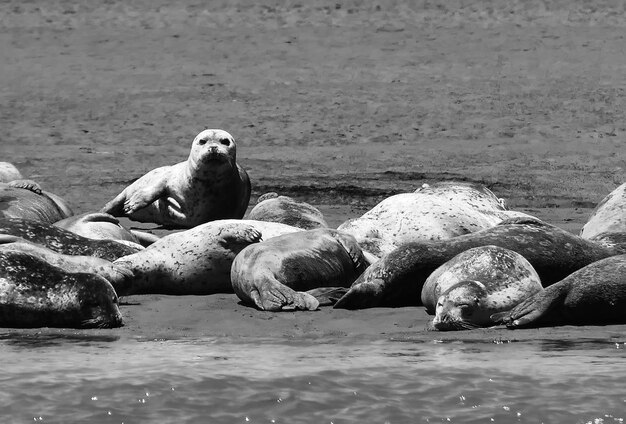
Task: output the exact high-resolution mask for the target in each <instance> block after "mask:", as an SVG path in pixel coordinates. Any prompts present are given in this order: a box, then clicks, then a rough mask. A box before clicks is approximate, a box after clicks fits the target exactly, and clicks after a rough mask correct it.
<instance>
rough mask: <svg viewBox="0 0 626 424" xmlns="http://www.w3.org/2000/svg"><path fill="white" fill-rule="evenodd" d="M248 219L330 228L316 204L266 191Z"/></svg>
mask: <svg viewBox="0 0 626 424" xmlns="http://www.w3.org/2000/svg"><path fill="white" fill-rule="evenodd" d="M248 219H256V220H258V221H269V222H281V223H283V224H287V225H292V226H294V227H298V228H304V229H305V230H312V229H314V228H328V223H327V222H326V220H325V219H324V215H323V214H322V212H320V210H319V209H317V208H316V207H315V206H312V205H310V204H308V203H306V202H300V201H297V200H295V199H292V198H291V197H288V196H279V195H278V194H276V193H274V192H270V193H265V194H264V195H262V196H260V197H259V199H258V200H257V204H256V205H255V206H254V208H252V210H251V211H250V213H249V214H248Z"/></svg>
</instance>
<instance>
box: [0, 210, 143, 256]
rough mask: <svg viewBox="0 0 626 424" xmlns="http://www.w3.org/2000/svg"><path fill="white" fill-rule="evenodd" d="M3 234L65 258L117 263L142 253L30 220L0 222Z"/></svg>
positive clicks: (112, 242)
mask: <svg viewBox="0 0 626 424" xmlns="http://www.w3.org/2000/svg"><path fill="white" fill-rule="evenodd" d="M0 234H6V235H12V236H16V237H20V238H22V239H24V240H27V241H30V242H32V243H36V244H40V245H42V246H45V247H47V248H48V249H51V250H54V251H55V252H58V253H63V254H65V255H85V256H94V257H97V258H102V259H106V260H107V261H114V260H115V259H117V258H120V257H122V256H126V255H130V254H133V253H135V252H137V251H139V250H142V248H141V246H137V247H133V246H129V245H126V244H122V243H118V242H116V241H114V240H94V239H89V238H86V237H83V236H79V235H78V234H74V233H72V232H71V231H67V230H64V229H62V228H59V227H55V226H54V225H52V224H46V223H43V222H39V221H31V220H27V219H17V218H10V219H0Z"/></svg>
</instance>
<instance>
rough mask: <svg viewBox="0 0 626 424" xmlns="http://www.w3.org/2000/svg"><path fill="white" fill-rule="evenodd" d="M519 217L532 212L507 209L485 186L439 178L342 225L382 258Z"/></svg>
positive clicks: (392, 198)
mask: <svg viewBox="0 0 626 424" xmlns="http://www.w3.org/2000/svg"><path fill="white" fill-rule="evenodd" d="M513 217H529V216H528V215H526V214H524V213H522V212H515V211H509V210H507V209H506V207H505V206H504V201H503V200H502V199H500V198H498V197H496V196H495V195H494V194H493V193H492V192H491V191H490V190H489V189H488V188H486V187H485V186H482V185H480V184H474V183H465V182H437V183H433V184H424V185H423V186H422V187H421V188H419V189H417V190H416V191H415V192H413V193H402V194H397V195H394V196H391V197H389V198H387V199H385V200H383V201H382V202H380V203H379V204H378V205H376V206H375V207H374V208H372V209H371V210H370V211H368V212H366V213H365V214H363V215H362V216H361V217H360V218H356V219H351V220H348V221H346V222H344V223H343V224H341V225H340V226H339V227H337V229H338V230H341V231H345V232H347V233H349V234H352V235H353V236H354V237H355V238H356V239H357V241H358V242H359V244H360V245H361V247H363V249H364V250H367V251H368V252H370V253H372V254H373V255H376V256H378V257H381V256H383V255H385V254H387V253H389V252H391V251H392V250H394V249H395V248H396V247H398V246H400V245H401V244H404V243H408V242H413V241H421V240H443V239H449V238H452V237H456V236H459V235H463V234H468V233H472V232H476V231H479V230H483V229H486V228H490V227H493V226H494V225H496V224H497V223H499V222H500V221H502V220H503V219H507V218H513Z"/></svg>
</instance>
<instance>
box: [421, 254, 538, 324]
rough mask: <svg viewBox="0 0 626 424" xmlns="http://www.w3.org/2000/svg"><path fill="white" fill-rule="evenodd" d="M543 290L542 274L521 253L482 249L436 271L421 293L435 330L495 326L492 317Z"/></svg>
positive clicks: (458, 258) (461, 255) (427, 280)
mask: <svg viewBox="0 0 626 424" xmlns="http://www.w3.org/2000/svg"><path fill="white" fill-rule="evenodd" d="M541 289H542V286H541V281H540V279H539V275H537V272H536V271H535V269H534V268H533V267H532V265H531V264H530V263H529V262H528V261H527V260H526V259H525V258H524V257H523V256H522V255H520V254H519V253H516V252H513V251H512V250H508V249H504V248H502V247H498V246H482V247H475V248H472V249H468V250H466V251H465V252H462V253H459V254H458V255H456V256H455V257H454V258H452V259H450V260H449V261H448V262H446V263H445V264H443V265H441V266H440V267H439V268H437V269H436V270H435V271H434V272H433V273H432V274H430V276H429V277H428V278H427V279H426V282H425V283H424V287H423V288H422V303H423V305H424V306H425V307H426V312H428V313H431V314H432V313H433V312H435V318H434V320H433V327H434V328H435V329H437V330H460V329H469V328H476V327H485V326H490V325H493V322H492V321H491V318H490V317H491V315H492V314H494V313H496V312H502V311H506V310H509V309H511V308H512V307H514V306H515V305H517V304H518V303H520V302H521V301H522V300H524V299H526V298H528V297H529V296H531V295H533V294H535V293H537V292H538V291H540V290H541Z"/></svg>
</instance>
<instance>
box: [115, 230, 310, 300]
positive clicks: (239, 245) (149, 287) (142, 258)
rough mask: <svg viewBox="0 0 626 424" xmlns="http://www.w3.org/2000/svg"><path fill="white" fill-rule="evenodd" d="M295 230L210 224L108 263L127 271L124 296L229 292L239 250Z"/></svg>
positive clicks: (166, 237)
mask: <svg viewBox="0 0 626 424" xmlns="http://www.w3.org/2000/svg"><path fill="white" fill-rule="evenodd" d="M296 231H303V230H302V229H300V228H296V227H291V226H289V225H285V224H279V223H274V222H263V221H254V220H239V219H223V220H216V221H211V222H207V223H205V224H202V225H198V226H197V227H194V228H191V229H189V230H185V231H181V232H177V233H173V234H168V235H166V236H163V237H161V238H160V239H159V240H158V241H157V242H155V243H153V244H152V245H150V246H148V247H147V248H145V249H144V250H142V251H140V252H137V253H135V254H132V255H128V256H125V257H122V258H119V259H118V260H116V261H114V262H113V263H114V264H115V265H118V266H121V267H123V268H127V269H129V270H130V271H131V272H132V273H133V277H132V279H131V281H128V282H127V284H125V287H127V291H126V292H125V293H124V294H146V293H160V294H178V295H183V294H194V295H205V294H214V293H232V292H233V287H232V284H231V282H230V268H231V265H232V263H233V260H234V259H235V256H236V255H237V254H238V253H239V252H240V251H241V250H242V249H243V248H245V247H246V246H248V245H250V244H252V243H258V242H260V241H261V240H262V239H263V240H266V239H269V238H272V237H275V236H277V235H281V234H286V233H289V232H296Z"/></svg>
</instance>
